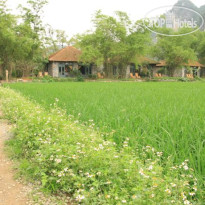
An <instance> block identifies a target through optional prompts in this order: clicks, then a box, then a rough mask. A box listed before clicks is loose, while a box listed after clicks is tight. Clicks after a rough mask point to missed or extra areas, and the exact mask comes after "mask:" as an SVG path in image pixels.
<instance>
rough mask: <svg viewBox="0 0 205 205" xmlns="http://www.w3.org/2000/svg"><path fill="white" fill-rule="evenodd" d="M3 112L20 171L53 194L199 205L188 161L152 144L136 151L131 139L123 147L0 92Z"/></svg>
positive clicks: (57, 112)
mask: <svg viewBox="0 0 205 205" xmlns="http://www.w3.org/2000/svg"><path fill="white" fill-rule="evenodd" d="M0 98H1V102H2V103H1V108H2V110H3V112H4V114H5V117H6V118H7V119H9V120H10V121H11V122H13V123H15V124H16V126H15V138H13V139H12V140H11V141H10V142H9V144H10V146H11V147H12V148H13V151H14V156H15V157H18V158H19V159H20V160H22V164H21V167H22V168H23V169H24V170H23V171H24V173H25V172H27V173H28V174H29V175H30V177H32V178H33V179H34V180H40V182H41V186H42V187H44V188H46V189H47V190H50V191H52V192H56V191H61V192H64V193H66V194H72V196H73V197H74V199H75V200H76V201H77V202H78V203H82V204H123V203H128V204H171V203H174V204H181V203H184V204H189V203H197V201H196V199H197V198H196V195H197V181H196V179H195V178H194V177H193V173H192V172H193V170H192V169H190V168H189V167H188V161H187V160H186V161H184V162H183V163H182V164H179V165H175V166H173V164H172V163H171V161H170V159H171V158H167V159H166V166H164V167H163V166H161V158H162V152H159V151H157V150H155V149H154V148H152V147H150V146H146V147H143V151H139V152H137V153H136V152H133V151H132V149H131V148H130V147H129V138H126V139H125V140H124V142H123V146H122V148H120V149H118V150H117V149H116V144H115V143H114V142H112V141H107V140H104V139H103V138H102V136H101V134H100V133H97V132H95V131H93V124H92V122H91V124H90V126H89V127H88V126H83V125H81V124H79V122H78V121H74V119H73V116H67V115H66V114H65V111H63V110H61V109H59V108H58V107H57V103H58V99H56V100H55V101H56V103H55V104H53V105H52V107H51V110H49V111H46V110H45V109H43V108H42V107H41V106H39V105H37V104H36V103H33V102H31V101H29V100H28V99H26V98H24V97H22V96H21V95H20V94H17V93H15V92H14V91H11V90H9V89H5V88H0Z"/></svg>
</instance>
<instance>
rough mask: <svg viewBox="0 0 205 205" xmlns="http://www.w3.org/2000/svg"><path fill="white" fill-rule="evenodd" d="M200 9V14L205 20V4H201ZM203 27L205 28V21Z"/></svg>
mask: <svg viewBox="0 0 205 205" xmlns="http://www.w3.org/2000/svg"><path fill="white" fill-rule="evenodd" d="M199 11H200V14H201V15H202V16H203V17H204V21H205V5H203V6H201V7H200V8H199ZM203 29H204V30H205V23H204V26H203Z"/></svg>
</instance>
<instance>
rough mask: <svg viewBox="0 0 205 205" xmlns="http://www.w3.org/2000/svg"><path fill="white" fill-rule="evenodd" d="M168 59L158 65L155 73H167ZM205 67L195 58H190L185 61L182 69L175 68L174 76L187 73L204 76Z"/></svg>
mask: <svg viewBox="0 0 205 205" xmlns="http://www.w3.org/2000/svg"><path fill="white" fill-rule="evenodd" d="M166 66H167V65H166V61H164V60H162V61H160V62H159V64H157V65H156V68H155V69H154V75H155V74H156V73H163V74H165V75H166ZM204 68H205V66H204V65H202V64H201V63H199V62H197V61H193V60H189V61H188V63H185V64H184V65H183V66H182V68H181V69H175V71H174V77H186V75H187V74H192V75H193V76H194V77H196V76H198V77H202V76H204V75H203V73H204Z"/></svg>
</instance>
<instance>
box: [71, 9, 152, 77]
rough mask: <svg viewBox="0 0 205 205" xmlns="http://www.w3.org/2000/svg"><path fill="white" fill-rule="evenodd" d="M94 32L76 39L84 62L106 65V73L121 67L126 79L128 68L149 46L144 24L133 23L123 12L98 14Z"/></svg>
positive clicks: (147, 33)
mask: <svg viewBox="0 0 205 205" xmlns="http://www.w3.org/2000/svg"><path fill="white" fill-rule="evenodd" d="M93 23H94V27H95V30H94V31H93V32H88V33H86V34H83V35H78V36H77V37H76V39H75V42H76V46H78V47H79V48H80V49H81V50H82V56H81V60H82V61H83V62H85V63H95V64H96V65H102V64H103V65H104V67H105V73H106V75H107V76H108V77H109V76H110V75H111V73H112V72H111V69H112V66H113V65H115V66H118V67H119V70H120V74H121V75H122V76H125V71H126V67H127V65H128V64H129V63H130V62H131V61H135V58H136V55H137V54H143V53H144V52H145V51H146V48H147V46H148V45H149V43H150V34H149V32H148V30H145V29H144V28H143V27H142V22H141V21H138V22H136V23H132V22H131V20H130V19H129V17H128V15H127V14H126V13H124V12H120V11H118V12H116V17H112V16H107V15H104V14H102V13H101V11H98V12H96V14H95V17H94V19H93Z"/></svg>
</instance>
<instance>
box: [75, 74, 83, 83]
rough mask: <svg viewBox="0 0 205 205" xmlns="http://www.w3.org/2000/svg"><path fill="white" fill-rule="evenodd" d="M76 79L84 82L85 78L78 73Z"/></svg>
mask: <svg viewBox="0 0 205 205" xmlns="http://www.w3.org/2000/svg"><path fill="white" fill-rule="evenodd" d="M76 81H78V82H84V78H83V76H82V75H78V76H77V78H76Z"/></svg>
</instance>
